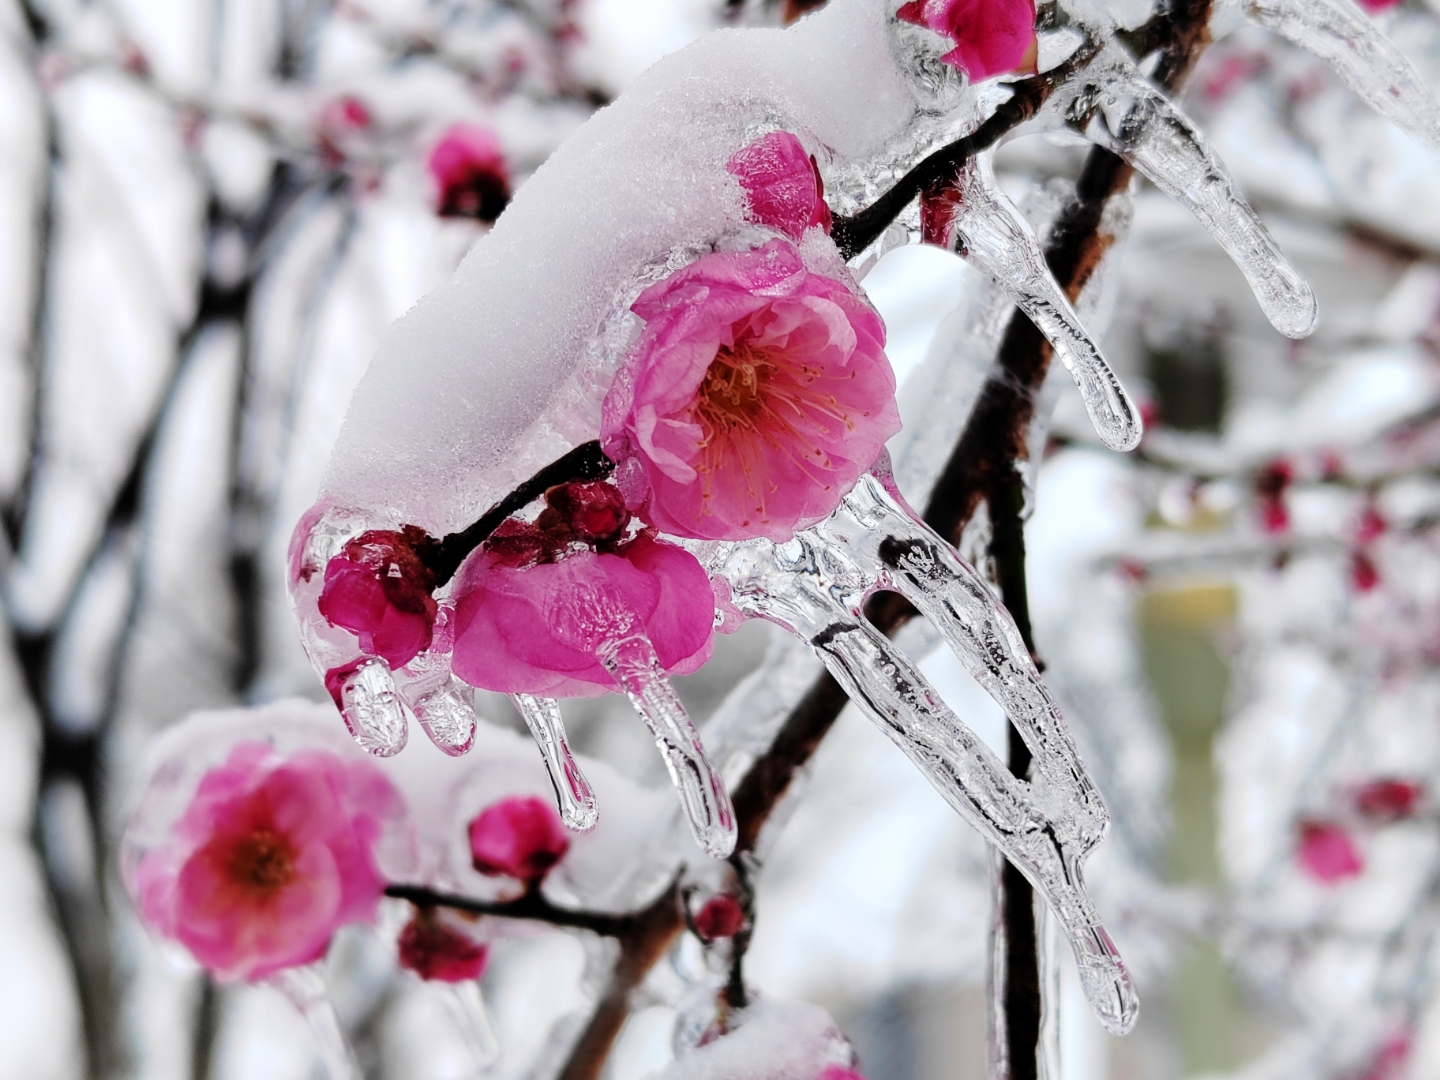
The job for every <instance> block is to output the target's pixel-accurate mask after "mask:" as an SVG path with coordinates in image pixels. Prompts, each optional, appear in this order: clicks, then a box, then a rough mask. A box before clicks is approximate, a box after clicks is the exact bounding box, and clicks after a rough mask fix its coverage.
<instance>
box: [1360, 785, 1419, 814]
mask: <svg viewBox="0 0 1440 1080" xmlns="http://www.w3.org/2000/svg"><path fill="white" fill-rule="evenodd" d="M1424 794H1425V790H1424V788H1422V787H1421V786H1420V785H1419V784H1416V783H1413V782H1411V781H1409V780H1396V779H1393V778H1388V777H1387V778H1384V779H1380V780H1371V781H1370V782H1369V783H1367V784H1362V785H1361V786H1360V787H1359V788H1358V789H1357V790H1356V792H1355V809H1356V810H1357V811H1358V812H1359V813H1360V815H1361V816H1362V817H1366V818H1369V819H1370V820H1371V821H1381V822H1385V821H1399V820H1400V819H1401V818H1407V817H1410V816H1411V815H1412V814H1414V813H1415V810H1416V808H1417V807H1418V806H1419V805H1420V799H1421V797H1422V796H1423V795H1424Z"/></svg>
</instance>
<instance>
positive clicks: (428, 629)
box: [319, 525, 438, 668]
mask: <svg viewBox="0 0 1440 1080" xmlns="http://www.w3.org/2000/svg"><path fill="white" fill-rule="evenodd" d="M433 543H434V541H433V540H432V539H431V538H430V537H429V536H427V535H426V534H425V532H424V530H422V529H418V528H416V527H415V526H413V525H407V526H405V527H404V528H403V529H401V530H400V531H398V532H394V531H389V530H381V529H375V530H372V531H370V532H366V533H361V534H360V535H359V536H357V537H356V538H355V539H353V540H351V541H350V542H349V543H347V544H346V545H345V547H344V549H343V550H342V551H341V552H340V554H339V555H336V556H335V557H334V558H333V559H331V560H330V561H329V563H327V564H326V566H325V586H324V589H323V590H322V591H321V593H320V600H319V608H320V614H321V615H323V616H324V617H325V618H326V619H327V620H329V622H330V624H331V625H332V626H339V627H342V628H343V629H346V630H349V631H350V632H351V633H353V634H355V635H356V636H357V637H359V639H360V649H361V651H362V652H364V653H365V655H366V656H378V657H380V658H381V659H383V660H384V661H385V662H386V663H388V664H389V665H390V666H391V667H392V668H398V667H403V666H404V665H405V664H408V663H409V662H410V661H411V660H413V659H414V658H415V657H416V656H417V655H418V654H419V653H421V652H423V651H424V650H425V649H427V648H429V647H430V638H431V634H432V633H433V631H434V628H435V614H436V611H437V610H438V608H437V605H436V603H435V600H434V598H433V597H432V596H431V595H430V590H431V589H432V588H433V587H434V575H432V574H431V572H430V569H429V568H428V567H427V566H426V565H425V563H424V561H423V559H422V557H421V554H420V551H421V549H422V548H424V547H425V546H426V545H429V544H433Z"/></svg>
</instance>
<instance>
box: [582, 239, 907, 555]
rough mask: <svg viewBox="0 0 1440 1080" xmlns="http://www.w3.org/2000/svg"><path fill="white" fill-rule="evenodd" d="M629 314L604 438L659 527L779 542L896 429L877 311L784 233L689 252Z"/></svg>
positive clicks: (821, 510) (818, 512) (821, 512)
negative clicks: (756, 243) (632, 324)
mask: <svg viewBox="0 0 1440 1080" xmlns="http://www.w3.org/2000/svg"><path fill="white" fill-rule="evenodd" d="M633 310H634V311H635V313H636V314H638V315H639V316H640V317H641V318H642V319H644V320H645V328H644V331H643V333H642V334H641V336H640V339H639V341H638V343H637V344H636V346H635V349H634V351H633V352H632V354H631V356H630V359H629V361H628V362H627V365H626V367H625V368H624V369H622V371H621V372H620V374H619V375H618V376H617V377H616V380H615V382H614V384H613V385H612V387H611V389H610V392H609V394H608V395H607V396H606V398H605V403H604V409H603V416H602V421H601V443H602V446H603V447H604V449H605V452H606V453H607V454H609V455H610V457H611V458H612V459H614V460H615V461H616V462H619V463H621V466H622V470H627V471H625V472H622V476H627V477H628V478H630V479H633V482H634V483H635V484H636V485H637V487H638V488H639V489H640V491H639V494H638V495H637V497H636V498H637V504H638V505H639V506H640V510H639V512H640V515H641V517H642V518H644V519H645V520H646V521H648V522H649V523H650V524H652V525H654V526H655V527H656V528H658V529H660V530H661V531H663V532H668V533H673V534H676V535H679V536H687V537H694V538H697V539H707V540H743V539H747V538H750V537H757V536H763V537H768V538H769V539H772V540H786V539H788V538H789V537H791V536H792V535H794V533H795V530H797V529H800V528H804V527H805V526H807V525H811V524H814V523H815V522H816V521H819V520H820V519H821V518H823V517H825V516H826V515H827V514H829V513H830V512H831V511H832V510H834V509H835V507H836V506H838V505H839V503H840V500H841V498H842V497H843V496H844V494H845V492H846V491H847V490H848V489H849V488H850V486H851V485H852V484H853V483H854V482H855V481H856V479H858V478H859V477H860V475H861V474H862V473H864V472H865V470H866V469H868V468H869V467H870V465H871V464H872V463H873V462H874V460H875V458H876V456H877V455H878V454H879V453H880V450H881V448H882V447H883V446H884V444H885V440H886V439H888V438H889V437H890V436H891V435H894V434H895V432H897V431H898V430H900V417H899V413H898V411H897V410H896V407H895V376H894V373H893V372H892V371H891V370H890V362H889V361H888V360H887V359H886V357H885V351H884V344H885V326H884V324H883V323H882V322H881V321H880V317H879V316H878V315H877V314H876V313H875V311H874V310H873V309H872V308H871V307H870V305H869V304H867V303H866V302H865V301H864V300H862V299H861V298H859V297H857V296H856V295H855V294H854V293H852V292H851V291H850V289H849V288H848V287H846V285H844V284H843V283H842V282H840V281H837V280H835V279H834V278H829V277H823V276H821V275H819V274H815V273H812V272H810V271H809V270H808V269H806V267H805V265H804V263H803V262H801V259H800V253H799V252H798V251H797V250H796V248H795V247H794V246H793V245H792V244H790V243H789V242H788V241H786V240H772V241H770V242H769V243H768V244H766V245H764V246H763V247H761V248H758V249H756V250H753V251H738V252H737V251H725V252H715V253H712V254H709V255H705V256H702V257H701V258H700V259H698V260H697V261H696V262H694V263H692V264H691V265H689V266H687V267H685V268H684V269H683V270H680V271H677V272H676V273H674V274H672V275H670V276H669V277H668V278H666V279H665V280H663V281H660V282H658V283H656V284H655V285H652V286H651V287H650V288H649V289H647V290H645V292H644V293H642V294H641V295H640V298H639V299H638V300H636V301H635V303H634V305H633ZM627 482H630V481H629V480H627ZM627 494H628V492H627Z"/></svg>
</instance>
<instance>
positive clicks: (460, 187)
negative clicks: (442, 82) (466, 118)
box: [430, 124, 510, 221]
mask: <svg viewBox="0 0 1440 1080" xmlns="http://www.w3.org/2000/svg"><path fill="white" fill-rule="evenodd" d="M430 175H431V177H432V178H433V179H434V181H435V185H436V188H437V189H438V199H437V203H436V212H437V213H439V214H440V216H441V217H473V218H479V219H480V220H481V221H494V220H495V219H496V218H498V217H499V216H500V211H502V210H504V209H505V204H506V203H508V202H509V201H510V171H509V169H507V168H506V166H505V155H504V153H503V152H502V151H501V149H500V140H498V139H497V138H495V135H494V133H493V132H490V131H487V130H486V129H485V128H482V127H476V126H475V125H474V124H454V125H452V126H451V127H449V128H447V129H446V131H445V134H443V135H442V136H441V137H440V141H439V142H438V143H436V144H435V149H434V150H432V151H430Z"/></svg>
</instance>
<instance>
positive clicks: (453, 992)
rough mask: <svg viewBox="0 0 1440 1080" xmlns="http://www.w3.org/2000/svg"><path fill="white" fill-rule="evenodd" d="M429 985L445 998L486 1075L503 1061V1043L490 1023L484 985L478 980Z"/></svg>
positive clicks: (478, 1064)
mask: <svg viewBox="0 0 1440 1080" xmlns="http://www.w3.org/2000/svg"><path fill="white" fill-rule="evenodd" d="M429 985H430V986H432V987H434V988H435V990H436V991H437V992H438V993H440V994H442V995H443V996H444V999H445V1006H446V1008H447V1009H449V1011H450V1015H451V1016H452V1017H454V1019H455V1025H456V1026H457V1027H458V1028H459V1029H460V1034H461V1036H462V1037H463V1038H464V1040H465V1046H466V1048H467V1049H468V1050H469V1051H470V1056H471V1058H473V1059H474V1062H475V1067H476V1068H477V1069H478V1070H480V1071H481V1072H484V1071H485V1070H487V1069H488V1068H489V1067H490V1066H491V1065H494V1064H495V1063H496V1062H497V1061H499V1060H500V1039H499V1038H498V1037H497V1036H496V1034H495V1026H494V1025H493V1024H491V1023H490V1010H489V1009H487V1008H486V1007H485V998H484V996H483V995H482V994H481V993H480V984H479V983H477V982H476V981H475V980H474V979H463V980H461V981H460V982H444V983H442V982H432V983H430V984H429Z"/></svg>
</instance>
